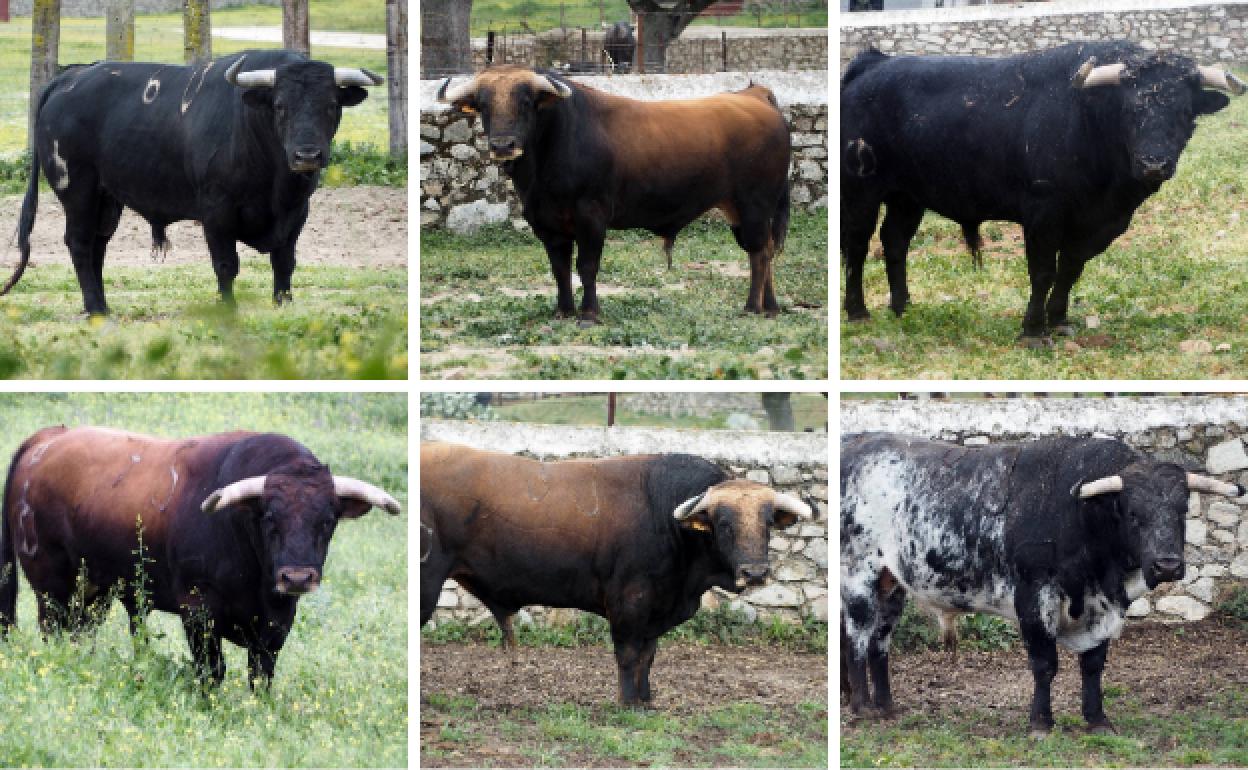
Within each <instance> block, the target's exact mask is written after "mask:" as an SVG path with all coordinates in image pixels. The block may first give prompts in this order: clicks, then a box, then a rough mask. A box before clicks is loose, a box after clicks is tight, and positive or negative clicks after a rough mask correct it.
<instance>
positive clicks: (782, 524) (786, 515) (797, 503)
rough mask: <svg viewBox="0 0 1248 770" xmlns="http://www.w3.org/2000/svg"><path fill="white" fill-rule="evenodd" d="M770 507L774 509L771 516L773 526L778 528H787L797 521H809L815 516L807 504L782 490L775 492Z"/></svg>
mask: <svg viewBox="0 0 1248 770" xmlns="http://www.w3.org/2000/svg"><path fill="white" fill-rule="evenodd" d="M772 508H773V510H774V511H775V513H774V514H773V517H772V518H773V522H774V526H776V527H778V528H779V529H788V528H789V527H791V526H793V525H794V524H796V523H797V522H798V521H802V520H804V521H809V520H811V519H813V518H814V517H815V515H814V512H813V511H812V510H811V508H810V506H809V505H807V504H806V503H804V502H802V501H801V500H799V499H797V498H796V497H794V496H793V495H787V494H785V493H783V492H777V493H776V499H775V501H774V502H773V503H772Z"/></svg>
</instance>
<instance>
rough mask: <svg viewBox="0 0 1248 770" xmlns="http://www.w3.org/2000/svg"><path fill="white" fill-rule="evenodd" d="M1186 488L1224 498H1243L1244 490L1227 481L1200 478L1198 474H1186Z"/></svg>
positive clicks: (1205, 477)
mask: <svg viewBox="0 0 1248 770" xmlns="http://www.w3.org/2000/svg"><path fill="white" fill-rule="evenodd" d="M1187 488H1188V489H1194V490H1196V491H1197V492H1209V493H1211V494H1215V495H1222V496H1224V497H1243V496H1244V488H1243V487H1242V486H1241V485H1239V484H1232V483H1230V482H1228V481H1218V480H1217V479H1211V478H1209V477H1208V476H1201V475H1200V474H1198V473H1189V474H1187Z"/></svg>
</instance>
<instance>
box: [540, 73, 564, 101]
mask: <svg viewBox="0 0 1248 770" xmlns="http://www.w3.org/2000/svg"><path fill="white" fill-rule="evenodd" d="M533 77H534V78H536V79H537V82H536V83H534V86H535V87H536V88H537V89H538V90H539V91H548V92H550V93H552V94H554V95H555V96H558V97H559V98H560V99H567V98H568V97H569V96H571V95H572V89H571V88H569V87H568V84H567V83H564V82H563V81H561V80H556V79H554V78H552V77H550V76H548V75H534V76H533Z"/></svg>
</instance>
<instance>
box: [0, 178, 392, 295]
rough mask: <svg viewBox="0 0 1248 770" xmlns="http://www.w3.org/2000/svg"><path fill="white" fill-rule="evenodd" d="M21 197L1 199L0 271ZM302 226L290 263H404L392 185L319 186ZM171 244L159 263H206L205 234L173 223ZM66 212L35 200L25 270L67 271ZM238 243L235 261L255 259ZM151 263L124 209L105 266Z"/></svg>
mask: <svg viewBox="0 0 1248 770" xmlns="http://www.w3.org/2000/svg"><path fill="white" fill-rule="evenodd" d="M21 205H22V197H21V196H20V195H9V196H3V197H0V273H3V274H4V275H6V276H7V274H8V271H9V270H10V269H12V267H13V266H14V265H15V264H17V259H18V253H17V240H16V236H15V233H16V232H17V217H18V212H19V210H20V208H21ZM310 206H311V209H310V211H309V212H308V221H307V224H305V225H304V228H303V233H302V234H301V235H300V236H299V245H298V249H297V251H296V258H297V259H298V260H299V263H300V264H303V265H329V266H339V267H370V268H388V267H406V266H407V190H406V189H404V188H398V187H333V188H325V187H323V188H321V189H319V190H317V191H316V193H315V194H313V196H312V201H311V204H310ZM166 233H167V235H168V237H169V240H170V241H171V242H172V244H173V249H172V251H170V252H169V254H168V255H167V256H166V257H165V259H164V260H163V263H165V264H186V263H200V264H204V265H210V264H211V261H210V259H209V257H208V247H207V245H206V244H205V243H204V236H203V230H202V229H201V228H200V226H199V224H198V223H195V222H177V223H175V224H173V225H170V226H169V228H168V230H167V231H166ZM64 237H65V212H64V210H63V209H62V208H61V204H60V202H59V201H58V200H57V199H56V196H54V195H53V194H52V193H44V194H42V195H40V196H39V210H38V212H37V215H36V217H35V229H34V231H33V232H32V233H31V259H30V263H31V266H32V267H33V266H36V265H38V264H63V265H66V266H69V265H70V264H71V262H70V260H69V251H68V250H67V249H66V248H65V242H64ZM254 255H255V252H254V251H252V250H251V249H250V248H248V247H246V246H243V245H242V244H239V257H240V258H242V259H246V258H248V257H249V256H254ZM161 263H162V262H161V260H160V259H156V260H153V258H152V235H151V228H150V227H149V226H148V224H147V222H146V221H144V220H143V218H142V217H140V216H139V215H137V214H135V213H134V212H133V211H131V210H129V209H126V210H125V212H124V213H123V214H122V216H121V224H120V225H119V226H118V228H117V232H116V233H115V234H114V235H113V238H112V240H111V241H109V246H108V256H107V258H106V260H105V269H106V270H107V268H108V266H109V265H130V266H146V265H153V264H157V265H159V264H161Z"/></svg>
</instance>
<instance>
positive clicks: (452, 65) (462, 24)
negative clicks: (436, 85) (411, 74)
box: [419, 0, 472, 79]
mask: <svg viewBox="0 0 1248 770" xmlns="http://www.w3.org/2000/svg"><path fill="white" fill-rule="evenodd" d="M419 5H420V76H421V78H429V79H431V78H438V77H446V76H448V75H456V74H460V73H465V72H472V41H471V40H470V39H469V38H468V19H469V16H471V15H472V0H424V2H421V3H420V4H419Z"/></svg>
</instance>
